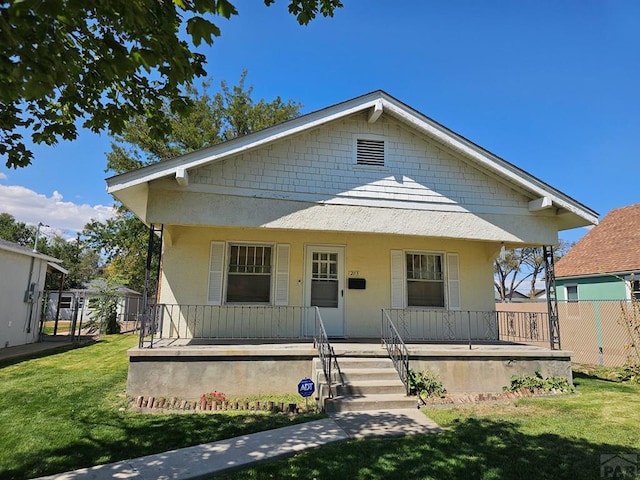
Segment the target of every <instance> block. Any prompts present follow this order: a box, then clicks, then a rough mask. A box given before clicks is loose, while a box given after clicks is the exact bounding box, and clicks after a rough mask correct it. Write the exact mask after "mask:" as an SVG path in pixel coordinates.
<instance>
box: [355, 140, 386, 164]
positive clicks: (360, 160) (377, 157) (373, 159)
mask: <svg viewBox="0 0 640 480" xmlns="http://www.w3.org/2000/svg"><path fill="white" fill-rule="evenodd" d="M356 163H357V164H358V165H374V166H376V167H383V166H384V140H364V139H362V138H359V139H358V143H357V153H356Z"/></svg>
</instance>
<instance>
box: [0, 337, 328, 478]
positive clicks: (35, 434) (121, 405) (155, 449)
mask: <svg viewBox="0 0 640 480" xmlns="http://www.w3.org/2000/svg"><path fill="white" fill-rule="evenodd" d="M136 342H137V336H135V335H114V336H107V337H104V338H103V339H102V340H101V341H99V342H98V343H96V344H94V345H90V346H85V347H80V348H75V349H71V350H68V351H63V352H57V353H53V354H49V355H45V356H41V357H40V358H35V359H31V360H25V361H21V362H17V363H14V364H9V365H5V366H0V385H1V388H2V391H1V392H0V478H1V479H25V478H32V477H36V476H42V475H49V474H53V473H58V472H64V471H68V470H75V469H78V468H82V467H89V466H92V465H96V464H100V463H111V462H115V461H119V460H125V459H128V458H135V457H139V456H143V455H149V454H153V453H159V452H164V451H167V450H171V449H175V448H181V447H187V446H191V445H197V444H200V443H206V442H213V441H217V440H222V439H225V438H231V437H234V436H238V435H244V434H247V433H252V432H257V431H261V430H267V429H270V428H278V427H282V426H285V425H290V424H291V422H292V421H296V422H299V421H306V420H310V419H311V420H313V419H316V418H318V416H317V415H300V416H298V417H295V419H294V420H292V419H290V418H289V417H287V416H286V415H284V414H277V415H267V414H247V413H243V412H236V413H228V414H195V413H194V414H186V415H185V414H175V415H156V414H153V415H145V414H139V413H133V412H129V411H126V410H125V407H126V398H125V395H124V393H125V385H126V378H127V361H128V359H127V354H126V351H127V349H129V348H130V347H132V346H134V345H135V344H136ZM9 363H11V362H9ZM203 393H204V392H203ZM121 409H122V410H121Z"/></svg>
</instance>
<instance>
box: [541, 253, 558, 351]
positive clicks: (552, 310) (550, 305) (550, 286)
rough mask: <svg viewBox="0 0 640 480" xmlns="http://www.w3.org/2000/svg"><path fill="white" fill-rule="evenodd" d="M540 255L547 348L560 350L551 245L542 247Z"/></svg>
mask: <svg viewBox="0 0 640 480" xmlns="http://www.w3.org/2000/svg"><path fill="white" fill-rule="evenodd" d="M542 253H543V257H544V271H545V288H546V291H547V311H548V312H549V346H550V347H551V350H560V321H559V319H558V297H557V295H556V274H555V266H554V265H555V264H554V259H553V247H552V246H551V245H543V246H542Z"/></svg>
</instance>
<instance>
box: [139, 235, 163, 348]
mask: <svg viewBox="0 0 640 480" xmlns="http://www.w3.org/2000/svg"><path fill="white" fill-rule="evenodd" d="M163 229H164V225H163V224H161V225H160V226H159V227H158V226H157V225H155V224H154V223H151V224H149V242H148V243H147V265H146V269H145V273H144V292H143V295H142V324H141V325H140V341H139V347H142V346H143V339H144V336H145V335H146V329H147V321H148V320H149V318H150V316H149V314H150V311H149V296H150V295H151V293H153V295H155V296H157V295H158V283H159V281H160V265H161V263H162V258H161V257H162V233H163ZM156 236H157V237H159V241H160V243H159V245H160V247H159V248H156V246H155V239H156ZM154 254H156V255H157V257H158V259H157V260H158V264H157V268H156V272H155V282H154V283H155V285H150V282H151V270H152V268H153V257H154ZM156 300H157V298H156ZM154 303H155V302H154Z"/></svg>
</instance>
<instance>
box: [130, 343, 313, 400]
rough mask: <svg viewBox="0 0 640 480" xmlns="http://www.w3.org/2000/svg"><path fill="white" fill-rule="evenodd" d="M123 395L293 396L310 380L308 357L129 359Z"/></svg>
mask: <svg viewBox="0 0 640 480" xmlns="http://www.w3.org/2000/svg"><path fill="white" fill-rule="evenodd" d="M129 360H130V363H129V375H128V377H127V395H129V396H131V397H137V396H140V395H142V396H145V397H147V396H154V397H165V398H171V397H177V398H179V399H183V400H197V399H199V398H200V396H201V395H202V394H203V393H209V392H212V391H213V390H217V391H218V392H223V393H224V394H225V395H226V396H227V398H234V397H236V398H237V397H245V396H249V395H282V394H296V393H298V390H297V387H298V382H300V380H302V379H303V378H305V377H309V378H311V376H312V371H311V367H312V360H313V354H310V355H297V354H295V355H287V356H278V357H274V358H267V357H262V356H258V357H256V356H250V355H249V356H244V355H228V356H216V357H207V356H202V355H193V356H187V355H184V356H179V357H167V356H144V355H143V356H135V355H134V356H130V359H129Z"/></svg>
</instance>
